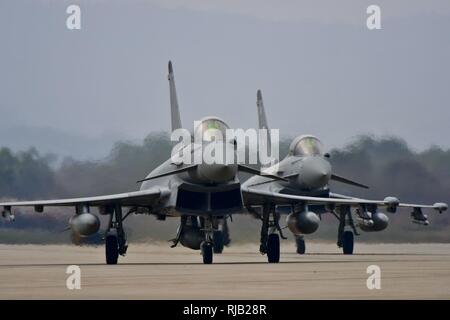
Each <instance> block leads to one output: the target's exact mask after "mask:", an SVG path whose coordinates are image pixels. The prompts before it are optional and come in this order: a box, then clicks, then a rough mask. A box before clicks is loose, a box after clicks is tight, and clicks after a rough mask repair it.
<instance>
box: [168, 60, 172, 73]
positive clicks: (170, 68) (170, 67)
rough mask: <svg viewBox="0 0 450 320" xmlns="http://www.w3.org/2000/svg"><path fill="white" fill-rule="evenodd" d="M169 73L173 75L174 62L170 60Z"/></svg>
mask: <svg viewBox="0 0 450 320" xmlns="http://www.w3.org/2000/svg"><path fill="white" fill-rule="evenodd" d="M169 73H173V68H172V61H170V60H169Z"/></svg>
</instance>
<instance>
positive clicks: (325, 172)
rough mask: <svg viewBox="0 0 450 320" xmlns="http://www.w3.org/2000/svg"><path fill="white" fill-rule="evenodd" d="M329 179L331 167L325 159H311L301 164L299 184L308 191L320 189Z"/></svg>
mask: <svg viewBox="0 0 450 320" xmlns="http://www.w3.org/2000/svg"><path fill="white" fill-rule="evenodd" d="M330 177H331V166H330V164H329V163H328V161H326V160H325V159H322V158H320V157H311V158H309V159H306V160H305V161H304V162H303V167H302V169H301V174H300V175H299V178H298V179H299V182H300V184H301V185H302V186H303V187H306V188H308V189H316V188H322V187H324V186H326V185H327V184H328V181H330Z"/></svg>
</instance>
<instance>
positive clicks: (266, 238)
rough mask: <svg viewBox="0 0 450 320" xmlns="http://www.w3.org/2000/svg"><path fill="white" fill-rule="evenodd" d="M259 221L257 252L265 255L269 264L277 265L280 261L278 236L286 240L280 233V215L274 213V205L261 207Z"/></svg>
mask: <svg viewBox="0 0 450 320" xmlns="http://www.w3.org/2000/svg"><path fill="white" fill-rule="evenodd" d="M261 220H262V225H261V239H260V246H259V251H260V252H261V254H267V261H268V262H269V263H278V262H279V261H280V236H281V238H283V239H286V238H285V237H284V236H283V233H282V231H281V228H280V225H279V220H280V215H279V214H278V213H277V212H276V211H275V206H274V205H264V206H263V212H262V217H261ZM277 232H278V233H277ZM278 234H279V235H278Z"/></svg>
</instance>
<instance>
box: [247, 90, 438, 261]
mask: <svg viewBox="0 0 450 320" xmlns="http://www.w3.org/2000/svg"><path fill="white" fill-rule="evenodd" d="M256 105H257V111H258V122H259V128H260V129H268V123H267V118H266V114H265V110H264V105H263V99H262V94H261V91H260V90H258V92H257V103H256ZM269 143H270V141H269ZM329 157H330V155H329V154H327V153H324V151H323V146H322V143H321V142H320V140H319V139H318V138H316V137H315V136H313V135H301V136H298V137H296V138H295V139H294V140H293V141H292V143H291V144H290V147H289V153H288V155H287V156H286V157H285V158H284V159H282V160H281V161H280V162H279V163H277V166H276V167H275V166H274V167H273V168H274V170H271V168H266V170H265V171H268V172H270V173H271V174H273V175H276V176H279V177H282V178H284V179H285V180H284V181H283V180H281V181H280V180H274V179H272V178H270V177H261V176H254V177H251V178H250V179H248V180H247V181H246V182H245V183H244V184H243V185H242V191H243V195H244V201H245V203H246V205H247V209H248V211H250V212H251V213H253V214H255V215H256V216H258V217H260V218H261V219H262V221H263V227H262V230H261V245H260V251H261V253H263V254H266V253H267V256H268V260H269V262H278V260H279V235H278V233H279V234H280V235H281V236H283V235H282V232H281V230H282V229H281V228H280V225H279V222H278V221H279V218H280V217H279V216H280V214H281V213H286V214H288V215H287V218H286V223H287V227H288V228H289V230H290V231H291V232H292V233H293V234H294V235H295V237H296V242H297V252H298V253H300V254H303V253H304V252H305V242H304V238H303V235H305V234H311V233H313V232H315V231H316V230H317V228H318V227H319V223H320V215H321V214H323V213H326V212H330V213H332V214H333V215H334V216H335V217H336V218H337V220H338V221H339V227H338V240H337V245H338V247H342V248H343V253H344V254H352V253H353V246H354V240H353V239H354V237H353V235H354V234H356V235H357V234H358V232H357V228H356V227H357V226H358V227H359V228H360V229H361V230H363V231H381V230H384V229H385V228H386V227H387V226H388V221H389V219H388V217H387V216H386V215H385V214H384V213H382V212H380V211H379V208H380V207H384V208H385V209H386V211H388V212H391V213H394V212H395V211H396V209H397V207H411V208H413V211H412V213H411V216H412V218H413V221H414V222H417V223H420V224H424V225H428V220H427V216H426V215H424V214H423V213H422V209H423V208H433V209H435V210H437V211H438V212H440V213H441V212H443V211H445V210H447V204H445V203H435V204H433V205H420V204H405V203H400V202H399V200H398V199H397V198H396V197H386V198H385V199H384V200H382V201H374V200H367V199H359V198H354V197H350V196H345V195H340V194H336V193H332V192H331V191H330V188H329V185H328V183H329V181H330V180H334V181H339V182H342V183H345V184H349V185H353V186H357V187H362V188H368V187H367V186H366V185H364V184H361V183H358V182H355V181H352V180H350V179H347V178H345V177H342V176H339V175H337V174H335V173H334V172H333V171H332V167H331V165H330V163H329V161H328V158H329ZM261 195H264V196H265V198H261ZM288 199H292V200H293V201H295V203H293V202H291V203H289V204H287V202H289V201H288ZM294 199H295V200H294ZM256 204H257V205H256ZM352 208H354V213H355V214H356V216H357V219H358V223H357V224H355V223H354V220H353V215H352V210H351V209H352ZM258 209H259V210H258ZM347 227H349V229H350V230H346V229H347ZM283 238H284V237H283Z"/></svg>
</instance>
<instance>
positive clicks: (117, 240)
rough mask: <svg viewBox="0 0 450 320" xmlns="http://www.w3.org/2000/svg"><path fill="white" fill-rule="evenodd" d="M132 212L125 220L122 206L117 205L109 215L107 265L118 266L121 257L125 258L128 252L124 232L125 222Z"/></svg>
mask: <svg viewBox="0 0 450 320" xmlns="http://www.w3.org/2000/svg"><path fill="white" fill-rule="evenodd" d="M130 212H131V210H130ZM130 212H128V213H127V214H126V216H125V217H124V218H123V217H122V206H120V205H116V206H115V207H114V210H113V211H112V212H111V213H110V215H109V222H108V229H107V230H106V236H105V255H106V264H117V260H118V258H119V255H121V256H125V254H126V252H127V249H128V244H127V240H126V235H125V231H124V230H123V220H125V218H126V217H127V216H128V214H129V213H130ZM112 229H113V230H112Z"/></svg>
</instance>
